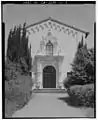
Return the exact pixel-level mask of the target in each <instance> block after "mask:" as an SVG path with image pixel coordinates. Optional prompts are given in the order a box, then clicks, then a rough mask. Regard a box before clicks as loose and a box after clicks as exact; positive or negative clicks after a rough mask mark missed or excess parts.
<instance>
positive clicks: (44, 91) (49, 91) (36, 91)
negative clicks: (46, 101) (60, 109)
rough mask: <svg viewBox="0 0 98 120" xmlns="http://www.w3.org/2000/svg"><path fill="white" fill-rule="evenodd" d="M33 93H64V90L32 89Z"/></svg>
mask: <svg viewBox="0 0 98 120" xmlns="http://www.w3.org/2000/svg"><path fill="white" fill-rule="evenodd" d="M33 92H34V93H65V92H66V90H65V89H34V90H33Z"/></svg>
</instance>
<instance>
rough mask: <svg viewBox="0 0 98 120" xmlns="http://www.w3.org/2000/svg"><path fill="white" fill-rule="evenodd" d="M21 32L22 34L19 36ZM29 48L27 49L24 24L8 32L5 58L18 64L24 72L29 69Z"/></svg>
mask: <svg viewBox="0 0 98 120" xmlns="http://www.w3.org/2000/svg"><path fill="white" fill-rule="evenodd" d="M21 31H22V34H21ZM30 49H31V48H29V47H28V37H27V36H26V23H24V24H23V27H21V25H19V26H18V27H16V26H15V27H14V29H13V30H12V29H11V30H10V32H9V37H8V47H7V58H8V59H9V60H10V61H11V62H14V63H19V64H20V65H21V66H22V68H23V69H26V70H25V71H30V69H31V66H32V65H31V63H32V62H30V60H31V53H30V52H31V51H30ZM31 61H32V60H31Z"/></svg>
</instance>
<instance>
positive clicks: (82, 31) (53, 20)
mask: <svg viewBox="0 0 98 120" xmlns="http://www.w3.org/2000/svg"><path fill="white" fill-rule="evenodd" d="M48 20H50V21H52V22H56V23H58V24H61V25H63V26H66V27H68V28H71V29H74V30H75V31H79V32H81V33H84V34H85V38H87V36H88V35H89V32H86V31H84V30H80V29H78V28H75V27H73V26H70V25H68V24H65V23H62V22H61V21H58V20H55V19H53V18H51V17H49V18H47V19H45V20H42V21H39V22H36V23H34V24H31V25H28V26H27V27H26V29H28V28H30V27H33V26H35V25H38V24H41V23H43V22H47V21H48Z"/></svg>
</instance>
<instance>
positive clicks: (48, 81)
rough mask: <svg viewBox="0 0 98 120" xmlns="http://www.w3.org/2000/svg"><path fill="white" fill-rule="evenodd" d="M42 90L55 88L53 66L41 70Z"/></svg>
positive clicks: (54, 70)
mask: <svg viewBox="0 0 98 120" xmlns="http://www.w3.org/2000/svg"><path fill="white" fill-rule="evenodd" d="M43 88H56V69H55V68H54V67H53V66H46V67H45V68H44V69H43Z"/></svg>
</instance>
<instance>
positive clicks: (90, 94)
mask: <svg viewBox="0 0 98 120" xmlns="http://www.w3.org/2000/svg"><path fill="white" fill-rule="evenodd" d="M68 94H69V96H70V97H74V98H75V99H77V100H78V102H79V103H80V104H82V105H84V106H88V107H94V94H95V93H94V84H86V85H74V86H71V87H70V88H68ZM77 104H78V103H77Z"/></svg>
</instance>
